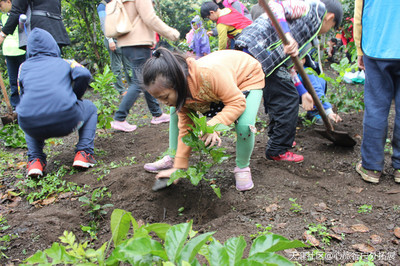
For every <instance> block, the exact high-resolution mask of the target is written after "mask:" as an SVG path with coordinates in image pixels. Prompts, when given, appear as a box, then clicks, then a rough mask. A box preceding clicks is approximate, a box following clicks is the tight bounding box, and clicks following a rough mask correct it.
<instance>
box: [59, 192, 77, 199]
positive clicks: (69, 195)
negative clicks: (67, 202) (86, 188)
mask: <svg viewBox="0 0 400 266" xmlns="http://www.w3.org/2000/svg"><path fill="white" fill-rule="evenodd" d="M72 194H74V193H72V192H65V193H61V194H60V195H58V198H59V199H66V198H70V197H71V196H72Z"/></svg>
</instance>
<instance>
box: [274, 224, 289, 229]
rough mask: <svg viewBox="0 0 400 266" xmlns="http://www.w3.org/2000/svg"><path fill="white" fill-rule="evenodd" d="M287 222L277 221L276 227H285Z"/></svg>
mask: <svg viewBox="0 0 400 266" xmlns="http://www.w3.org/2000/svg"><path fill="white" fill-rule="evenodd" d="M286 224H287V223H279V224H277V225H276V228H285V227H286Z"/></svg>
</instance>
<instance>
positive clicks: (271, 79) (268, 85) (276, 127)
mask: <svg viewBox="0 0 400 266" xmlns="http://www.w3.org/2000/svg"><path fill="white" fill-rule="evenodd" d="M263 97H264V107H265V112H268V114H269V119H270V124H269V130H268V137H269V140H268V143H267V147H266V151H265V154H266V155H267V156H277V155H279V154H283V153H285V152H286V151H287V150H288V149H290V148H291V147H292V144H293V141H294V138H295V135H296V124H297V116H298V113H299V94H298V92H297V90H296V87H295V86H294V84H293V81H292V79H291V78H290V74H289V72H288V70H287V69H286V68H285V67H279V68H277V69H276V70H275V71H274V72H273V73H272V74H271V75H270V76H268V77H267V78H266V79H265V88H264V95H263Z"/></svg>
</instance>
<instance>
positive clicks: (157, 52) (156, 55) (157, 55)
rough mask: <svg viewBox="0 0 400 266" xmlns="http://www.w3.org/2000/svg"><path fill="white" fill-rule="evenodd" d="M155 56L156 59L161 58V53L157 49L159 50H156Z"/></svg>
mask: <svg viewBox="0 0 400 266" xmlns="http://www.w3.org/2000/svg"><path fill="white" fill-rule="evenodd" d="M153 56H154V57H155V58H159V57H160V56H161V53H160V51H158V49H157V50H154V51H153Z"/></svg>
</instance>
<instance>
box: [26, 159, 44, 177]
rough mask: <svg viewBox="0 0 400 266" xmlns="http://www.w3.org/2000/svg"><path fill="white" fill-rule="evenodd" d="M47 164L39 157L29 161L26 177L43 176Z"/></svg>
mask: <svg viewBox="0 0 400 266" xmlns="http://www.w3.org/2000/svg"><path fill="white" fill-rule="evenodd" d="M45 166H46V165H45V164H44V163H43V162H42V161H41V160H40V159H39V158H36V159H33V160H32V161H30V162H29V163H28V165H27V166H26V167H27V171H26V177H41V176H43V169H44V167H45Z"/></svg>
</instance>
